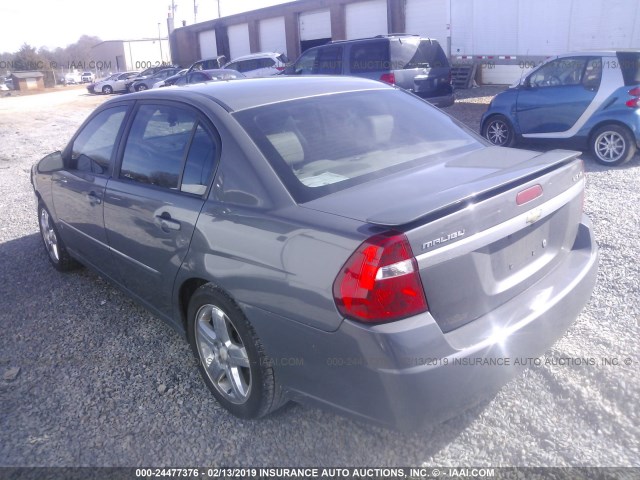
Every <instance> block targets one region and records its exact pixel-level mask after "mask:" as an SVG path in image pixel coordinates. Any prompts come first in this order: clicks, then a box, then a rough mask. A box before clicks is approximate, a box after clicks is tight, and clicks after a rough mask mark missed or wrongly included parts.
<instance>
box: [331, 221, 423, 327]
mask: <svg viewBox="0 0 640 480" xmlns="http://www.w3.org/2000/svg"><path fill="white" fill-rule="evenodd" d="M333 296H334V299H335V302H336V306H337V307H338V310H339V311H340V313H341V314H342V315H344V316H345V317H347V318H351V319H353V320H358V321H361V322H368V323H378V322H389V321H392V320H400V319H402V318H406V317H410V316H412V315H416V314H418V313H422V312H426V311H427V309H428V305H427V299H426V298H425V295H424V290H423V288H422V282H421V281H420V276H419V274H418V262H417V261H416V259H415V258H414V256H413V252H412V251H411V246H410V245H409V240H408V239H407V237H406V236H405V235H404V234H403V233H399V232H395V231H389V232H385V233H382V234H379V235H375V236H373V237H371V238H369V239H367V240H365V241H364V242H363V243H362V244H361V245H360V246H359V247H358V249H357V250H356V251H355V252H354V253H353V254H352V255H351V257H349V259H348V260H347V262H346V263H345V264H344V266H343V267H342V269H341V270H340V273H339V274H338V276H337V277H336V279H335V281H334V282H333Z"/></svg>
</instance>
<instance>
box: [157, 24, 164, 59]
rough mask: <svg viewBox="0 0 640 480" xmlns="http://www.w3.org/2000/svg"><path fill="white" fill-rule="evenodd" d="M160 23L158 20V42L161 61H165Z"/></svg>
mask: <svg viewBox="0 0 640 480" xmlns="http://www.w3.org/2000/svg"><path fill="white" fill-rule="evenodd" d="M160 24H161V22H158V43H159V44H160V63H164V57H163V56H162V34H161V33H160Z"/></svg>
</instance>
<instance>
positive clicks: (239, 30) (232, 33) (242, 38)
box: [227, 23, 251, 61]
mask: <svg viewBox="0 0 640 480" xmlns="http://www.w3.org/2000/svg"><path fill="white" fill-rule="evenodd" d="M227 35H228V37H229V54H230V55H231V58H230V59H229V60H230V61H231V60H234V59H236V58H238V57H241V56H242V55H248V54H250V53H251V46H250V45H249V24H248V23H239V24H238V25H231V26H230V27H229V28H228V29H227Z"/></svg>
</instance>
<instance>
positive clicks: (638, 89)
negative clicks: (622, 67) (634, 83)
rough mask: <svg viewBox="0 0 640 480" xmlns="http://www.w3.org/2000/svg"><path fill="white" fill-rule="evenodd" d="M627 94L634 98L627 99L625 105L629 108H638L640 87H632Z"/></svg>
mask: <svg viewBox="0 0 640 480" xmlns="http://www.w3.org/2000/svg"><path fill="white" fill-rule="evenodd" d="M629 95H631V96H632V97H635V98H632V99H631V100H627V102H626V104H625V105H626V106H627V107H630V108H640V98H639V97H640V87H636V88H632V89H631V90H629Z"/></svg>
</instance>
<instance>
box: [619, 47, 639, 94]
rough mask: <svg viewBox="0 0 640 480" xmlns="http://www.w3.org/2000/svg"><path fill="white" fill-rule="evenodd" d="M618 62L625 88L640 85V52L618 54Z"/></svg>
mask: <svg viewBox="0 0 640 480" xmlns="http://www.w3.org/2000/svg"><path fill="white" fill-rule="evenodd" d="M618 62H620V69H621V70H622V78H624V84H625V86H627V87H628V86H631V85H637V84H639V83H640V52H618Z"/></svg>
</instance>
